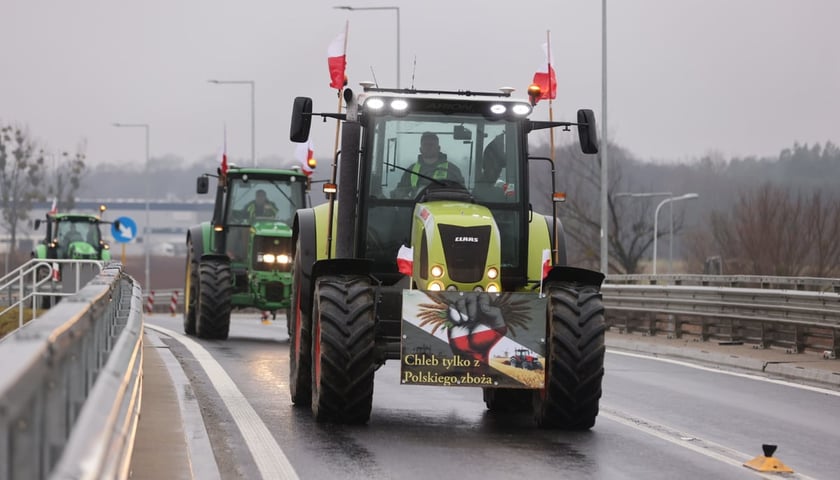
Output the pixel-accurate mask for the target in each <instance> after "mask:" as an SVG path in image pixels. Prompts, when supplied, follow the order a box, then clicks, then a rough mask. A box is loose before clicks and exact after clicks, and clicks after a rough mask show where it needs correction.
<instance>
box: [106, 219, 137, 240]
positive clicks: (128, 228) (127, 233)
mask: <svg viewBox="0 0 840 480" xmlns="http://www.w3.org/2000/svg"><path fill="white" fill-rule="evenodd" d="M111 235H113V236H114V240H116V241H117V242H118V243H128V242H130V241H132V240H134V237H136V236H137V224H136V223H134V220H132V219H131V218H129V217H120V218H118V219H116V220H114V223H112V224H111Z"/></svg>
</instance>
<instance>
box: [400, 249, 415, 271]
mask: <svg viewBox="0 0 840 480" xmlns="http://www.w3.org/2000/svg"><path fill="white" fill-rule="evenodd" d="M397 269H398V270H399V271H400V273H402V274H403V275H408V276H411V274H412V272H413V271H414V247H406V246H405V245H400V251H399V252H397Z"/></svg>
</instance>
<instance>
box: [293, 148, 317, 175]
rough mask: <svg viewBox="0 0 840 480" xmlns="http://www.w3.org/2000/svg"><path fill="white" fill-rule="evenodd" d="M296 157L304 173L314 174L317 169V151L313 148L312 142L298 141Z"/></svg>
mask: <svg viewBox="0 0 840 480" xmlns="http://www.w3.org/2000/svg"><path fill="white" fill-rule="evenodd" d="M295 158H296V159H297V161H298V162H299V163H300V166H301V168H302V169H303V173H305V174H307V175H312V172H313V171H314V170H315V152H314V151H313V150H312V142H311V141H307V142H305V143H298V144H297V146H296V147H295Z"/></svg>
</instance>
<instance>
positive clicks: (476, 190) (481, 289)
mask: <svg viewBox="0 0 840 480" xmlns="http://www.w3.org/2000/svg"><path fill="white" fill-rule="evenodd" d="M363 89H364V90H363V92H361V93H360V94H355V93H354V92H352V91H350V90H349V89H347V90H345V91H344V99H345V100H346V102H347V110H346V113H313V112H312V100H311V99H310V98H308V97H298V98H296V99H295V102H294V107H293V113H292V121H291V140H292V141H295V142H304V141H306V140H307V138H308V135H309V131H310V126H311V119H312V117H313V116H321V117H322V118H327V117H329V118H335V119H337V120H338V121H341V122H342V124H341V128H342V132H341V151H340V156H339V161H338V167H339V168H338V169H337V170H338V172H337V173H336V172H335V171H334V173H333V179H332V181H331V183H328V184H326V185H325V192H327V193H330V195H331V196H330V200H329V201H328V203H326V204H324V205H319V206H317V207H315V208H307V209H301V210H298V212H297V214H296V215H295V219H294V224H293V237H292V241H293V246H294V250H293V254H294V265H293V268H292V272H293V276H294V282H293V291H292V296H293V298H292V312H291V332H290V349H289V351H290V390H291V399H292V402H293V403H294V404H295V405H299V406H308V407H310V408H311V410H312V412H313V414H314V417H315V419H316V420H318V421H328V422H335V423H351V424H352V423H366V422H367V421H368V420H369V417H370V412H371V405H372V396H373V385H374V372H375V371H376V370H377V369H378V368H379V367H380V366H381V365H383V364H384V363H385V361H386V360H399V361H400V365H401V370H400V383H401V384H402V385H438V386H453V387H454V386H471V387H481V388H482V389H483V395H484V401H485V404H486V405H487V407H488V408H489V409H490V410H491V411H521V410H522V408H523V407H522V406H523V405H525V406H526V407H527V409H528V410H529V411H533V414H534V417H535V419H536V422H537V424H538V425H539V426H541V427H544V428H561V429H568V430H586V429H589V428H591V427H592V426H593V425H594V424H595V419H596V417H597V415H598V408H599V399H600V397H601V381H602V377H603V373H604V367H603V362H604V351H605V350H604V332H605V324H604V308H603V304H602V298H601V293H600V286H601V283H602V281H603V279H604V276H603V275H602V274H601V273H599V272H595V271H590V270H585V269H581V268H574V267H571V266H568V265H567V262H566V249H565V240H564V231H563V227H562V225H561V223H560V221H559V220H558V219H557V215H556V213H553V214H550V215H541V214H537V213H536V212H534V211H533V210H532V208H531V198H530V196H529V190H528V185H529V183H528V180H529V161H531V160H543V161H544V160H548V159H546V158H539V157H529V154H528V134H529V132H531V131H534V130H539V129H544V128H553V127H562V128H564V129H565V130H568V129H569V128H570V127H573V126H574V127H577V131H578V136H579V140H580V144H581V149H582V151H583V152H584V153H587V154H594V153H597V151H598V144H597V133H596V126H595V118H594V115H593V113H592V111H591V110H580V111H578V113H577V122H554V121H551V122H549V121H534V120H530V119H529V118H528V116H529V115H530V114H531V112H532V105H533V103H532V102H533V100H532V101H528V100H517V99H513V98H511V96H510V93H511V92H510V90H509V89H503V90H502V91H501V92H500V93H494V92H470V91H458V92H446V91H419V90H414V89H381V88H374V87H373V86H372V85H369V84H368V85H363ZM538 93H539V92H537V94H538ZM433 137H436V142H435V141H434V138H433ZM427 140H428V141H429V142H431V143H430V144H429V145H426V144H425V143H424V142H426V141H427ZM435 143H436V144H437V145H435ZM430 149H431V153H432V154H430V153H429V150H430ZM418 151H419V152H420V156H419V157H418ZM435 155H436V157H435ZM429 159H431V161H434V162H436V163H429V165H431V166H430V167H426V166H424V165H423V164H421V163H420V162H421V160H423V161H427V160H429ZM549 163H550V160H549ZM551 165H552V167H551V175H552V178H553V176H554V167H553V164H551ZM543 168H544V167H543ZM424 172H425V173H424ZM336 175H338V178H336ZM552 186H553V182H552ZM327 187H329V189H327ZM552 188H553V187H552ZM332 192H335V193H332ZM551 193H552V195H553V198H556V199H560V198H561V196H560V195H554V192H551ZM552 205H556V204H554V203H553V204H552ZM554 208H555V209H556V207H554ZM516 349H527V350H529V351H533V352H536V353H537V354H538V355H539V357H540V358H543V359H545V362H544V365H543V366H544V368H543V369H533V370H525V369H521V368H516V367H514V366H511V365H510V360H509V358H510V357H509V354H508V352H510V351H516Z"/></svg>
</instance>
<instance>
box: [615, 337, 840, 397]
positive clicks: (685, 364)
mask: <svg viewBox="0 0 840 480" xmlns="http://www.w3.org/2000/svg"><path fill="white" fill-rule="evenodd" d="M607 353H612V354H615V355H624V356H625V357H635V358H643V359H646V360H656V361H659V362H665V363H670V364H672V365H680V366H682V367H689V368H695V369H697V370H704V371H706V372H713V373H720V374H723V375H731V376H733V377H741V378H748V379H750V380H758V381H761V382H767V383H774V384H776V385H784V386H786V387H793V388H798V389H800V390H808V391H811V392H816V393H824V394H826V395H832V396H834V397H840V392H838V391H835V390H829V389H827V388H820V387H814V386H811V385H803V384H800V383H794V382H788V381H786V380H779V379H776V378H768V377H763V376H761V375H754V374H750V373H741V372H732V371H728V370H721V369H719V368H711V367H704V366H702V365H697V364H696V363H691V362H685V361H681V360H673V359H670V358H663V357H660V356H654V355H645V354H641V353H630V352H622V351H618V350H613V349H607Z"/></svg>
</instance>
